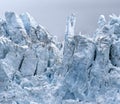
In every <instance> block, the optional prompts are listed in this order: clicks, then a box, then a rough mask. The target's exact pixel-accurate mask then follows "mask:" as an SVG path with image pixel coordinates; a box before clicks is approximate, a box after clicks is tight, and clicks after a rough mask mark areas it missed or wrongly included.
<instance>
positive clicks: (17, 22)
mask: <svg viewBox="0 0 120 104" xmlns="http://www.w3.org/2000/svg"><path fill="white" fill-rule="evenodd" d="M75 22H76V18H75V16H74V15H71V16H70V17H68V19H67V23H66V31H65V40H64V42H61V43H59V42H57V40H56V38H55V37H54V36H52V35H51V34H50V33H49V32H48V31H47V30H46V29H44V28H43V27H42V26H40V25H39V24H37V23H36V21H35V20H34V18H33V17H31V16H30V15H29V13H23V14H21V15H17V14H15V13H14V12H6V13H5V20H3V19H0V104H120V46H119V45H120V17H117V16H115V15H111V16H110V20H109V21H108V22H106V20H105V18H104V16H103V15H101V16H100V18H99V20H98V28H97V30H96V32H95V33H94V34H93V35H89V36H87V35H81V34H79V35H76V34H74V28H75Z"/></svg>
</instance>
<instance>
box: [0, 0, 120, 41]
mask: <svg viewBox="0 0 120 104" xmlns="http://www.w3.org/2000/svg"><path fill="white" fill-rule="evenodd" d="M5 11H14V12H16V13H17V14H20V13H22V12H29V13H30V14H31V15H32V16H33V17H34V18H35V19H36V21H37V22H38V23H39V24H41V25H42V26H44V27H45V28H47V30H48V31H49V32H50V33H51V34H53V35H57V36H58V37H59V39H63V37H64V32H65V22H66V17H67V16H68V15H70V14H71V13H75V15H76V17H77V24H76V31H75V32H76V34H77V33H79V32H80V31H81V32H82V33H83V34H85V33H86V34H89V33H93V32H94V31H95V29H96V26H97V20H98V18H99V15H100V14H103V15H105V16H106V18H107V19H108V16H109V15H110V14H112V13H114V14H116V15H119V14H120V0H0V16H1V17H3V16H4V12H5Z"/></svg>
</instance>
